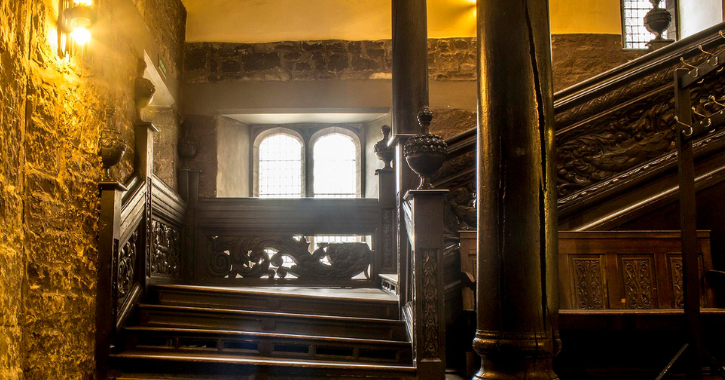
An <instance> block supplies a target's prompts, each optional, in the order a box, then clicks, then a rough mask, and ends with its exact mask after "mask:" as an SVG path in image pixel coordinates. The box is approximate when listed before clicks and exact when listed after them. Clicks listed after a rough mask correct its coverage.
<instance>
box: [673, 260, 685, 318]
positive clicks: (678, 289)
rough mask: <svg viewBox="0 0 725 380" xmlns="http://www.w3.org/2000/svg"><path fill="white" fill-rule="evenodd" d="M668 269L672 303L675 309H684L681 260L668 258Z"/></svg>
mask: <svg viewBox="0 0 725 380" xmlns="http://www.w3.org/2000/svg"><path fill="white" fill-rule="evenodd" d="M670 268H671V269H672V291H673V297H672V302H674V304H675V305H674V306H675V307H676V308H680V309H682V308H684V307H685V289H684V287H683V285H682V284H683V281H682V279H683V275H682V259H681V258H674V257H672V258H670Z"/></svg>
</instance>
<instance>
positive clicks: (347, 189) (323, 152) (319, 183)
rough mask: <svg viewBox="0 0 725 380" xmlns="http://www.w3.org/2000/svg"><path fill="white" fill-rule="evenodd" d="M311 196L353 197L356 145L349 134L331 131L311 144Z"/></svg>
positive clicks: (356, 182)
mask: <svg viewBox="0 0 725 380" xmlns="http://www.w3.org/2000/svg"><path fill="white" fill-rule="evenodd" d="M313 151H314V156H313V162H314V171H313V178H314V183H313V189H314V196H315V197H321V198H355V197H356V196H357V193H358V191H357V190H358V177H359V174H358V172H357V166H358V165H357V156H358V152H357V147H356V146H355V143H354V142H353V140H352V138H351V137H350V136H346V135H343V134H341V133H330V134H326V135H324V136H322V137H320V138H319V139H318V140H317V141H316V142H315V145H314V147H313Z"/></svg>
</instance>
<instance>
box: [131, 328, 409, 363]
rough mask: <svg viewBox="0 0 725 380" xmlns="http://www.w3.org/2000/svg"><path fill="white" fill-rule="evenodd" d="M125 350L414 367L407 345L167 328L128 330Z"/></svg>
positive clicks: (367, 340) (371, 340)
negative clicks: (210, 353) (240, 355)
mask: <svg viewBox="0 0 725 380" xmlns="http://www.w3.org/2000/svg"><path fill="white" fill-rule="evenodd" d="M125 331H126V337H127V339H126V341H127V344H126V347H127V348H131V349H148V350H159V351H160V350H163V351H172V352H173V351H184V352H198V353H202V354H204V353H209V352H215V353H219V354H244V355H248V356H252V355H254V356H256V355H261V356H266V357H274V358H279V357H283V358H297V359H305V360H316V361H317V360H322V361H336V362H337V361H340V362H348V363H349V362H368V363H370V362H375V363H382V364H409V365H410V364H412V348H411V344H410V343H408V342H401V341H391V340H379V339H359V338H339V337H320V336H309V335H296V334H279V333H260V332H247V331H230V330H208V329H187V328H165V327H129V328H126V329H125Z"/></svg>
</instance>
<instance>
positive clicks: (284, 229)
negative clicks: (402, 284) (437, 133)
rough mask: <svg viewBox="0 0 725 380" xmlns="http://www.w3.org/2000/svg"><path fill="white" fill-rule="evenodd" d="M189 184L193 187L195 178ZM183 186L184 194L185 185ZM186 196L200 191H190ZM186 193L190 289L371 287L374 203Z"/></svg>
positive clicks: (377, 217) (376, 261)
mask: <svg viewBox="0 0 725 380" xmlns="http://www.w3.org/2000/svg"><path fill="white" fill-rule="evenodd" d="M194 177H195V178H193V179H190V181H198V176H194ZM182 186H184V185H183V184H182ZM189 188H191V189H194V188H197V186H196V185H194V184H193V183H192V184H191V185H189ZM196 194H198V193H196V192H193V191H192V192H191V193H190V195H189V199H187V201H188V204H189V212H188V213H187V221H186V223H185V229H186V230H188V234H189V238H188V239H187V240H185V242H184V244H185V248H184V251H185V252H188V254H187V255H188V256H190V258H191V260H190V262H187V263H186V264H187V265H189V266H190V267H189V268H188V269H187V270H188V274H187V275H188V276H189V278H188V282H191V283H196V284H208V285H224V286H240V285H245V286H247V285H251V286H254V285H295V286H301V285H308V286H352V287H359V286H373V285H375V284H377V281H378V278H377V275H378V273H379V272H380V267H381V263H382V262H383V260H382V259H381V258H380V257H379V256H380V252H381V249H380V247H381V246H382V245H383V244H382V239H381V232H380V231H381V230H382V228H381V226H380V223H381V208H380V204H379V201H378V200H377V199H364V198H353V199H324V198H299V199H262V198H198V197H196Z"/></svg>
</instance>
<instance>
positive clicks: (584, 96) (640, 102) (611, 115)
mask: <svg viewBox="0 0 725 380" xmlns="http://www.w3.org/2000/svg"><path fill="white" fill-rule="evenodd" d="M722 29H725V23H721V24H718V25H715V26H713V27H711V28H708V29H706V30H704V31H702V32H700V33H697V34H695V35H693V36H690V37H688V38H685V39H683V40H681V41H678V42H676V43H674V44H672V45H669V46H667V47H665V48H662V49H659V50H657V51H655V52H653V53H650V54H647V55H644V56H642V57H640V58H638V59H636V60H633V61H631V62H629V63H627V64H624V65H622V66H620V67H617V68H615V69H612V70H610V71H607V72H605V73H602V74H600V75H597V76H595V77H593V78H591V79H589V80H586V81H584V82H582V83H579V84H577V85H575V86H572V87H570V88H567V89H565V90H562V91H560V92H558V93H556V94H555V96H554V98H555V103H554V108H555V114H556V116H555V118H556V148H557V175H558V184H557V188H558V198H559V199H558V209H559V220H560V223H570V222H569V219H570V218H574V219H572V220H575V219H576V215H578V214H577V213H578V212H580V211H582V210H584V209H588V208H590V207H598V209H597V210H596V211H595V212H591V211H590V212H589V214H588V215H590V216H589V217H591V218H593V220H591V221H585V222H586V223H587V224H591V223H610V222H609V220H610V219H611V217H613V216H614V215H615V214H616V215H620V214H622V213H624V214H626V215H635V213H634V211H633V210H630V209H629V208H628V207H629V206H630V205H631V204H625V205H619V206H618V207H621V208H620V209H615V210H610V209H605V208H604V205H606V204H609V203H611V202H607V201H609V200H610V199H612V198H614V197H617V196H619V195H621V194H624V193H625V192H627V191H628V190H630V189H634V188H638V189H640V188H641V187H642V186H649V187H648V188H647V189H646V190H642V191H640V192H639V193H637V194H639V195H638V196H639V198H637V199H635V200H633V201H632V204H635V203H636V204H637V205H638V206H637V207H640V208H641V207H645V206H647V207H649V205H654V204H655V203H658V202H659V203H661V202H665V201H667V200H670V199H671V200H674V198H673V197H676V195H674V194H671V193H669V192H667V191H663V189H662V188H661V186H660V187H656V186H655V185H654V184H653V183H652V181H651V179H653V178H655V177H659V178H661V177H662V176H665V175H666V176H669V177H674V176H676V170H675V168H676V154H675V152H674V148H673V147H674V144H673V143H674V132H673V131H674V125H675V121H674V116H675V115H674V106H673V96H674V91H673V81H672V77H673V73H674V70H676V69H677V68H679V67H682V66H684V64H683V62H682V61H681V60H684V61H685V62H687V64H688V65H698V64H699V63H701V62H704V61H705V60H707V59H708V58H710V57H711V55H710V54H719V53H722V52H723V51H725V38H723V37H722V36H721V35H720V33H719V32H720V30H722ZM703 50H704V51H707V53H705V52H703ZM721 82H722V79H721V76H720V77H717V78H713V77H709V78H706V79H705V81H704V82H702V83H697V84H696V85H695V86H693V87H694V88H693V96H695V97H699V96H700V94H708V95H710V94H712V93H713V91H715V92H717V89H718V88H721V87H722V85H721ZM715 95H718V94H715ZM720 95H723V94H720ZM475 137H476V134H475V129H472V130H468V131H465V132H463V133H461V134H459V135H456V136H453V137H451V138H449V139H448V140H447V143H448V146H449V155H448V159H447V161H446V163H445V164H444V166H443V168H442V169H441V171H440V172H439V173H438V174H437V176H436V177H435V178H434V183H435V184H436V186H437V187H444V188H449V189H451V191H452V194H453V195H456V194H457V192H460V193H461V194H462V195H464V196H462V198H465V193H466V192H469V193H470V192H472V189H473V184H474V183H475V154H474V152H475V146H476V138H475ZM721 151H725V129H722V128H721V129H719V130H716V131H714V133H713V134H711V135H708V137H707V138H704V137H703V138H700V139H698V140H697V141H696V142H695V155H696V158H698V159H699V158H700V157H709V156H710V155H712V154H713V153H717V152H721ZM723 169H725V168H723ZM718 170H719V169H718ZM669 177H668V178H669ZM459 189H460V190H459ZM470 201H472V199H468V202H469V203H470ZM463 202H464V203H463V204H459V205H460V206H463V207H466V206H469V205H467V204H465V203H466V200H465V199H464V200H463ZM627 217H629V216H627ZM618 218H619V219H621V217H618ZM571 223H575V222H574V221H572V222H571ZM578 227H579V225H569V224H565V228H568V229H576V228H578Z"/></svg>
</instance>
